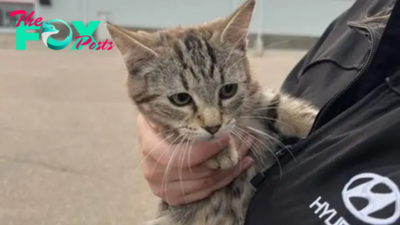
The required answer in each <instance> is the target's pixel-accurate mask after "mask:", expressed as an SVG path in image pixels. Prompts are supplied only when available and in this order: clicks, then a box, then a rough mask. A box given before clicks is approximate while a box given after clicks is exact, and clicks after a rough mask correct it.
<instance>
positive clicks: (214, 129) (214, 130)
mask: <svg viewBox="0 0 400 225" xmlns="http://www.w3.org/2000/svg"><path fill="white" fill-rule="evenodd" d="M219 128H221V125H217V126H211V127H204V130H206V131H208V133H210V134H215V133H217V132H218V131H219Z"/></svg>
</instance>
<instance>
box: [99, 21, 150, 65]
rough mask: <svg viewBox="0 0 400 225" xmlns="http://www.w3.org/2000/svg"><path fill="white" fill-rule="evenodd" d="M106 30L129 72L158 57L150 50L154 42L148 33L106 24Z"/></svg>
mask: <svg viewBox="0 0 400 225" xmlns="http://www.w3.org/2000/svg"><path fill="white" fill-rule="evenodd" d="M106 28H107V31H108V33H109V34H110V36H111V38H112V40H113V42H114V45H115V46H116V47H117V49H118V51H119V52H120V53H121V55H122V57H123V59H124V62H125V65H126V66H127V67H128V69H129V70H133V68H134V67H136V66H140V65H141V64H142V63H144V62H146V61H148V60H150V59H152V58H153V57H157V56H158V54H157V53H156V52H155V51H154V50H153V49H152V48H151V46H152V45H153V43H154V41H155V40H154V37H153V36H152V35H151V34H150V33H146V32H133V31H129V30H126V29H124V28H122V27H119V26H116V25H113V24H110V23H108V22H107V23H106Z"/></svg>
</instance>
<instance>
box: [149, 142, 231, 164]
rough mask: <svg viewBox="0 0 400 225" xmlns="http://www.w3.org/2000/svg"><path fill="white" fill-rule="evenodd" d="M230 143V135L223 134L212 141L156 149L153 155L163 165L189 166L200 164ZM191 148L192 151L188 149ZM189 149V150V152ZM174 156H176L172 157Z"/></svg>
mask: <svg viewBox="0 0 400 225" xmlns="http://www.w3.org/2000/svg"><path fill="white" fill-rule="evenodd" d="M228 144H229V136H228V135H226V136H223V137H221V138H219V139H218V140H213V141H211V142H205V141H204V142H195V143H193V144H192V146H189V147H188V145H187V144H177V145H172V146H168V147H167V148H166V149H165V150H164V151H167V153H165V152H164V151H155V152H154V154H152V155H153V157H154V158H155V159H157V160H159V162H160V163H161V164H162V165H167V164H169V165H170V166H171V167H182V168H189V167H193V166H196V165H199V164H201V163H203V162H204V161H206V160H207V159H209V158H211V157H212V156H214V155H215V154H217V153H218V152H219V151H221V150H222V149H223V148H224V147H225V146H227V145H228ZM188 149H190V151H189V150H188ZM188 151H189V152H188ZM172 156H174V157H173V158H172Z"/></svg>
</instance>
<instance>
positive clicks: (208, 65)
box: [109, 1, 258, 140]
mask: <svg viewBox="0 0 400 225" xmlns="http://www.w3.org/2000/svg"><path fill="white" fill-rule="evenodd" d="M253 10H254V1H248V2H246V3H245V5H243V6H242V7H241V8H239V10H238V11H237V12H236V13H235V14H233V15H232V16H231V17H230V18H228V19H227V20H223V21H218V22H215V23H211V24H208V25H205V26H202V27H195V28H186V29H183V28H176V29H171V30H166V31H161V32H157V33H153V34H145V33H139V34H138V33H126V31H124V30H121V29H120V28H114V27H112V28H109V30H110V34H111V36H112V37H113V39H114V41H115V42H116V45H117V47H118V49H119V50H120V51H121V53H122V54H123V56H124V59H125V63H126V65H127V67H128V69H129V71H130V74H129V76H128V87H129V93H130V95H131V98H132V99H133V100H134V102H135V104H136V105H137V106H138V108H139V110H140V111H141V113H143V115H144V116H145V117H147V118H148V119H150V120H153V121H154V122H156V123H158V124H161V125H164V127H165V129H166V130H170V131H171V132H173V133H175V134H179V135H181V136H182V137H184V138H185V139H190V140H209V139H212V138H214V137H218V136H220V135H223V134H226V133H227V132H229V130H230V129H231V128H232V126H233V125H234V123H235V121H236V120H238V119H240V117H241V116H243V115H244V114H248V113H249V112H248V110H251V109H252V108H254V107H255V105H256V104H257V101H256V99H255V95H256V94H257V93H258V85H257V83H255V82H254V81H253V80H251V76H250V70H249V64H248V59H247V57H246V39H245V38H246V35H247V30H248V25H249V23H250V19H251V15H252V13H253ZM238 19H240V21H236V20H238ZM231 26H232V27H231ZM113 29H115V30H113ZM121 32H122V33H121ZM124 35H125V36H124ZM126 42H128V43H126Z"/></svg>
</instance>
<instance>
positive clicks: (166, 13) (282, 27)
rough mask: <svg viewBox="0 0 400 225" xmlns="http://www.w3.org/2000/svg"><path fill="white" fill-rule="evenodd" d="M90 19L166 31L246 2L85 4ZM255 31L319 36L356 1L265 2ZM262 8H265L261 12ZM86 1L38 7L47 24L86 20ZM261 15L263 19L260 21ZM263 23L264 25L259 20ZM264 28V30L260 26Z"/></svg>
mask: <svg viewBox="0 0 400 225" xmlns="http://www.w3.org/2000/svg"><path fill="white" fill-rule="evenodd" d="M86 1H87V6H88V8H87V19H88V20H99V17H98V12H100V11H107V12H110V13H111V16H110V21H111V22H113V23H116V24H120V25H127V26H131V27H149V28H165V27H171V26H176V25H178V24H182V25H190V24H196V23H200V22H204V21H208V20H212V19H214V18H216V17H223V16H226V15H228V14H229V13H230V12H232V11H233V10H234V8H235V7H236V6H238V5H239V4H241V3H242V2H243V1H244V0H86ZM258 1H259V7H258V8H257V12H256V15H255V18H254V20H253V23H252V27H251V29H252V31H253V32H257V31H258V30H261V31H262V33H266V34H280V35H299V36H319V35H321V33H322V32H323V31H324V29H325V28H326V27H327V26H328V24H329V23H330V22H331V21H332V20H333V19H334V18H335V17H337V16H338V15H339V14H341V13H342V12H343V11H345V10H346V9H347V8H348V7H350V6H351V5H352V4H353V2H354V0H262V1H263V2H262V4H260V1H261V0H258ZM261 6H262V8H261ZM85 11H86V10H85V0H53V6H52V7H38V8H37V10H36V12H37V15H38V16H42V17H43V18H44V19H45V20H50V19H62V20H65V21H71V20H84V19H85ZM261 11H264V12H263V16H262V17H260V15H261V14H260V13H261ZM260 19H262V21H261V20H260ZM260 24H261V26H260Z"/></svg>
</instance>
